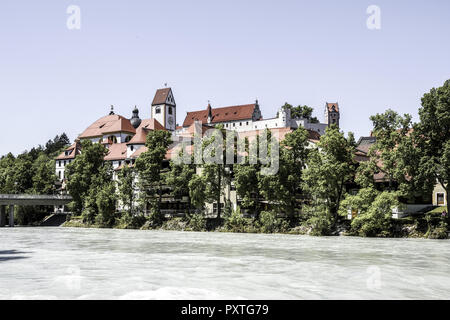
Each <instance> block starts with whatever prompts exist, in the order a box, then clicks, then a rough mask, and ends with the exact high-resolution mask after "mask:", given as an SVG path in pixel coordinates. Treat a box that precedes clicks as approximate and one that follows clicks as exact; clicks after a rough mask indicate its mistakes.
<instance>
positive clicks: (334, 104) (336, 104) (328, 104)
mask: <svg viewBox="0 0 450 320" xmlns="http://www.w3.org/2000/svg"><path fill="white" fill-rule="evenodd" d="M333 106H334V108H335V110H336V111H337V112H339V103H337V102H334V103H329V102H327V108H328V111H329V112H331V111H332V109H333Z"/></svg>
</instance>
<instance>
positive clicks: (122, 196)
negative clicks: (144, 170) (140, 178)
mask: <svg viewBox="0 0 450 320" xmlns="http://www.w3.org/2000/svg"><path fill="white" fill-rule="evenodd" d="M117 191H118V198H119V200H120V201H121V203H122V206H123V207H124V209H125V210H126V213H127V214H128V215H129V216H131V215H132V214H133V209H134V202H135V198H136V193H135V175H134V172H133V169H132V168H130V167H129V165H128V164H124V166H123V167H122V169H121V170H120V171H119V173H118V181H117Z"/></svg>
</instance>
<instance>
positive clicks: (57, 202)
mask: <svg viewBox="0 0 450 320" xmlns="http://www.w3.org/2000/svg"><path fill="white" fill-rule="evenodd" d="M71 201H72V197H71V196H60V195H37V194H0V227H4V226H5V224H6V206H9V226H10V227H14V206H61V205H65V204H68V203H69V202H71Z"/></svg>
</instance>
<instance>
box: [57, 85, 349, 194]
mask: <svg viewBox="0 0 450 320" xmlns="http://www.w3.org/2000/svg"><path fill="white" fill-rule="evenodd" d="M339 118H340V111H339V105H338V103H337V102H336V103H328V102H327V103H326V104H325V122H324V123H314V122H311V121H310V119H307V118H293V117H291V112H290V109H288V108H283V107H282V108H280V109H279V110H278V112H277V115H276V116H275V117H274V118H268V119H264V118H263V116H262V113H261V110H260V107H259V103H258V100H256V101H255V103H251V104H245V105H236V106H228V107H218V108H213V107H212V106H211V104H210V103H208V105H207V107H206V108H204V109H200V110H197V111H191V112H187V114H186V116H185V118H184V121H183V123H182V125H181V126H177V124H176V123H177V122H176V121H177V105H176V102H175V99H174V95H173V91H172V89H171V88H162V89H158V90H157V91H156V93H155V96H154V98H153V101H152V103H151V106H150V118H147V119H145V118H144V119H141V118H140V117H139V110H138V109H137V107H135V108H134V110H133V111H132V116H131V118H126V117H124V116H121V115H117V114H115V113H114V109H113V107H112V106H111V111H110V112H109V114H107V115H106V116H104V117H101V118H100V119H98V120H97V121H95V122H94V123H92V124H91V125H90V126H89V127H87V128H86V129H85V130H84V131H83V132H82V133H81V134H80V135H79V136H78V137H77V138H76V139H75V142H74V143H73V144H72V145H71V146H70V147H68V148H67V149H66V150H65V151H64V152H62V153H61V154H60V155H59V156H58V157H57V158H56V168H55V169H56V175H57V177H58V179H59V183H60V184H61V189H60V190H61V191H64V189H65V179H66V176H65V168H66V166H67V165H68V164H70V163H71V162H72V161H74V159H75V158H76V156H77V155H79V154H80V152H81V143H80V142H81V141H83V140H90V141H92V142H94V143H101V144H103V145H105V147H106V148H107V149H108V154H107V155H106V156H105V158H104V160H105V161H110V162H111V163H112V166H113V168H114V170H115V171H118V170H120V169H121V168H122V166H123V165H125V164H126V163H128V164H133V163H134V161H135V160H136V158H138V157H139V156H140V154H142V153H143V152H145V151H147V148H146V147H145V141H146V137H147V134H148V132H150V131H152V130H167V131H169V132H171V133H172V140H173V141H179V140H180V139H182V137H186V136H193V134H194V130H195V128H194V126H195V125H196V123H197V124H198V123H199V122H200V123H201V125H202V127H203V130H205V129H207V128H213V127H215V126H216V125H223V127H224V129H226V130H233V131H235V132H237V134H238V135H239V136H240V137H252V136H256V135H258V134H260V133H262V132H263V130H265V129H268V130H270V131H272V132H275V133H276V136H277V137H278V139H280V140H282V139H283V138H284V136H285V135H286V134H287V133H289V132H291V131H293V130H295V129H296V128H298V127H299V126H302V127H304V128H305V129H307V130H308V133H309V140H310V142H311V143H316V142H317V141H318V140H319V139H320V136H321V135H322V134H324V133H325V129H326V128H327V127H328V126H329V125H331V124H335V125H337V126H339ZM172 154H173V150H170V149H169V151H168V152H167V155H166V160H170V159H171V157H172Z"/></svg>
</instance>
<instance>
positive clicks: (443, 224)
mask: <svg viewBox="0 0 450 320" xmlns="http://www.w3.org/2000/svg"><path fill="white" fill-rule="evenodd" d="M425 219H426V221H427V223H428V230H427V232H426V234H425V237H426V238H428V239H447V238H448V224H447V221H446V220H445V218H443V217H442V218H439V221H440V222H439V223H438V225H437V226H436V225H433V223H432V221H433V218H432V216H431V214H427V215H426V216H425Z"/></svg>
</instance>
